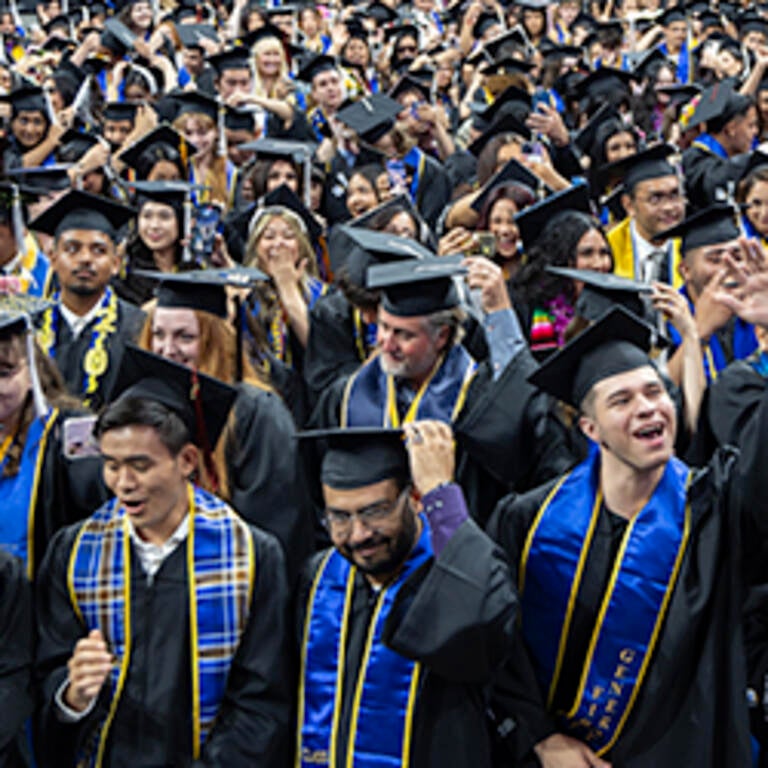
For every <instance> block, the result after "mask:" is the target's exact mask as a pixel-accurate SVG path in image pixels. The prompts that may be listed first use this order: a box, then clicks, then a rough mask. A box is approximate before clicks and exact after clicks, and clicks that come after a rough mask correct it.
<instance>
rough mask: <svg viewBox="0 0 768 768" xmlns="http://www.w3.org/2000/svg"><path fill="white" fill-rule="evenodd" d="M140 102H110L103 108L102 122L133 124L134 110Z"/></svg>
mask: <svg viewBox="0 0 768 768" xmlns="http://www.w3.org/2000/svg"><path fill="white" fill-rule="evenodd" d="M140 104H141V102H138V101H110V102H108V103H107V105H106V106H105V107H104V113H103V117H104V120H114V121H118V122H122V121H124V120H126V121H129V122H131V123H132V122H133V121H134V120H135V119H136V110H137V109H138V108H139V106H140Z"/></svg>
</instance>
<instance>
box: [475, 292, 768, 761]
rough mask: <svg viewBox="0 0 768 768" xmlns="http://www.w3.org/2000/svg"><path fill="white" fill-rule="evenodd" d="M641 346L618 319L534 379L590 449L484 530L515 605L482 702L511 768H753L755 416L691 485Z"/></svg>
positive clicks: (762, 448) (767, 419)
mask: <svg viewBox="0 0 768 768" xmlns="http://www.w3.org/2000/svg"><path fill="white" fill-rule="evenodd" d="M760 301H761V302H762V303H763V305H765V304H766V303H768V302H766V297H765V295H763V296H762V297H761V298H760ZM653 337H654V329H653V328H651V327H650V326H647V325H645V324H644V323H643V322H641V321H640V320H638V319H637V318H636V317H635V316H633V315H631V314H630V313H628V312H627V311H626V310H624V309H623V308H615V309H613V310H610V311H609V312H608V313H606V314H605V315H604V316H603V317H602V318H601V319H600V320H599V321H598V322H597V323H596V324H594V325H593V326H591V327H590V328H589V329H588V330H586V331H584V332H583V333H582V334H580V335H579V336H577V337H576V338H575V339H574V340H573V341H572V342H570V344H568V345H567V346H566V347H564V348H563V349H562V350H560V351H559V352H557V353H556V354H555V355H553V356H552V357H551V358H549V359H548V360H547V362H546V363H545V364H544V365H543V366H542V367H541V368H540V369H539V370H538V371H537V372H536V373H535V374H534V375H533V376H532V377H531V381H532V382H533V383H535V384H536V385H537V386H539V387H541V388H542V389H543V390H544V391H546V392H548V393H549V394H551V395H553V396H554V397H556V398H558V399H559V400H561V401H563V402H565V403H567V404H569V405H571V406H572V407H574V408H576V409H578V411H579V413H580V416H579V425H580V427H581V429H582V431H583V432H584V433H585V435H586V436H587V437H588V438H589V439H590V441H591V443H592V449H591V451H590V453H589V456H588V458H587V459H586V460H585V461H584V462H582V463H581V464H579V465H577V466H576V467H575V468H574V469H573V470H572V471H571V472H570V473H568V474H566V475H564V476H562V477H560V478H559V479H557V480H556V481H553V482H551V483H548V484H547V485H545V486H542V487H541V488H539V489H536V490H534V491H531V492H529V493H527V494H524V495H519V496H509V497H508V498H507V499H505V500H504V501H502V503H501V504H500V505H499V507H498V509H497V511H496V513H495V515H494V517H493V519H492V520H491V524H490V526H489V532H490V533H491V535H492V537H493V538H495V539H496V540H497V541H499V542H500V543H501V545H502V546H503V548H504V549H505V550H506V551H507V553H508V555H509V558H510V563H511V565H512V571H513V573H514V574H516V577H517V579H516V585H517V587H518V589H519V592H520V600H521V616H522V621H521V625H520V626H521V637H522V642H520V643H518V644H517V646H516V647H515V649H514V653H513V655H512V657H511V658H510V662H509V664H508V665H507V667H506V668H505V671H504V674H502V675H501V676H500V677H499V679H498V680H497V685H496V689H495V692H494V697H493V710H494V712H495V715H496V721H497V723H499V725H500V728H499V732H500V735H501V736H502V738H503V739H504V740H506V742H507V745H508V748H509V752H510V754H509V755H508V757H507V760H508V762H509V764H514V765H526V766H527V765H541V766H543V768H554V767H555V766H565V765H568V766H584V767H586V766H592V767H593V768H608V766H610V765H613V766H621V767H622V768H652V767H653V768H656V767H657V766H671V765H696V766H702V768H716V767H718V766H725V765H728V766H731V765H733V766H735V765H749V764H750V742H749V720H748V710H747V700H746V696H745V690H746V673H745V661H744V651H743V639H742V634H741V633H742V630H741V626H742V617H741V614H742V606H743V601H744V597H745V592H746V587H747V586H748V584H749V580H750V579H753V578H754V577H755V574H756V573H758V572H759V568H760V566H761V564H762V557H761V550H762V548H763V543H764V541H765V537H766V534H768V518H767V517H766V515H765V512H764V508H763V507H762V506H761V505H760V504H759V503H756V500H758V499H761V498H764V497H765V494H766V492H768V487H766V485H767V481H766V473H765V462H766V460H767V459H768V457H767V456H766V442H765V440H764V439H762V436H763V435H764V434H765V430H766V429H768V401H766V398H765V396H764V397H763V398H762V400H761V403H760V406H759V408H758V409H757V411H758V412H757V416H756V417H755V419H754V423H753V424H751V425H750V429H749V430H748V434H745V436H744V437H745V439H744V447H743V450H742V454H741V456H740V458H739V459H738V461H735V460H734V459H735V456H734V453H733V451H731V450H725V451H722V452H720V453H717V454H715V456H714V458H713V459H712V460H711V462H710V464H709V466H708V467H707V468H705V469H703V470H698V471H696V470H691V469H690V468H689V467H687V466H686V465H685V464H684V463H683V462H682V461H680V460H679V459H677V458H675V457H674V456H673V445H674V440H675V433H676V427H677V425H676V421H675V409H674V406H673V404H672V401H671V399H670V397H669V395H668V394H667V390H666V388H665V386H664V383H663V381H662V379H661V376H660V375H659V373H658V371H657V369H656V366H655V365H654V364H653V363H652V361H651V360H650V358H649V357H648V354H647V350H648V349H649V346H650V344H651V340H652V338H653ZM516 761H518V762H516Z"/></svg>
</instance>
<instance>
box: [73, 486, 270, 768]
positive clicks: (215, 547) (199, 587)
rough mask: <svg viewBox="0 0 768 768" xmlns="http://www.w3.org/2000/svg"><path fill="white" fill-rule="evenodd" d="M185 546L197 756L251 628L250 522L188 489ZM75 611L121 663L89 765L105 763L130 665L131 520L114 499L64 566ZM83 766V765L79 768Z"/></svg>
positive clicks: (85, 529)
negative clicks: (188, 511)
mask: <svg viewBox="0 0 768 768" xmlns="http://www.w3.org/2000/svg"><path fill="white" fill-rule="evenodd" d="M188 503H189V510H190V513H189V514H190V522H189V535H188V536H187V541H186V545H185V546H186V550H187V553H186V556H187V589H188V593H189V603H188V604H189V635H190V660H191V665H190V666H191V670H190V672H191V679H192V712H191V715H192V717H191V726H192V751H193V757H194V758H195V759H197V758H198V757H199V756H200V751H201V748H202V745H203V744H204V743H205V738H206V736H207V735H208V732H209V731H210V729H211V727H212V726H213V722H214V719H215V717H216V715H217V713H218V711H219V707H220V705H221V701H222V699H223V698H224V691H225V688H226V683H227V676H228V675H229V670H230V667H231V665H232V659H233V658H234V655H235V652H236V651H237V647H238V645H239V643H240V638H241V636H242V633H243V632H244V630H245V627H246V625H247V623H248V616H249V612H250V607H251V597H252V594H253V587H254V584H255V583H256V582H255V578H256V574H255V570H256V558H255V554H254V551H253V539H252V537H251V532H250V530H249V528H248V525H247V524H246V523H244V522H243V521H242V520H241V518H240V517H238V515H236V514H235V513H234V512H233V511H232V509H231V508H230V507H228V506H227V504H225V503H224V502H223V501H222V500H221V499H219V498H217V497H216V496H213V495H212V494H210V493H207V492H206V491H204V490H202V489H200V488H195V487H194V486H192V485H191V484H190V485H189V488H188ZM67 588H68V591H69V596H70V601H71V604H72V607H73V609H74V610H75V612H76V613H77V616H78V618H79V619H80V622H81V623H82V624H83V626H84V627H85V629H86V630H87V631H90V630H92V629H100V630H101V632H102V633H103V635H104V638H105V640H106V642H107V644H108V646H109V648H110V650H111V651H112V652H113V653H114V654H115V656H116V659H117V661H116V663H115V664H114V665H113V667H112V671H111V673H110V685H111V691H112V697H111V701H110V705H109V711H108V713H107V716H106V718H105V720H104V721H103V723H102V724H101V727H100V729H99V738H98V746H96V745H94V750H93V754H89V755H84V756H82V759H83V760H85V761H87V762H86V763H85V764H87V765H91V766H97V767H99V766H101V765H102V764H103V763H102V761H103V759H104V751H105V748H106V744H107V739H108V734H109V730H110V727H111V725H112V722H113V721H114V718H115V713H116V712H117V707H118V703H119V700H120V695H121V694H122V691H123V689H124V687H125V680H126V678H127V676H128V673H129V669H130V664H131V646H132V642H133V640H134V638H133V636H132V631H131V611H132V606H131V544H130V533H129V526H128V520H127V518H126V516H125V512H124V510H123V509H122V507H118V506H117V500H116V499H112V500H110V501H108V502H107V503H106V504H104V505H103V506H102V507H101V508H100V509H98V510H97V511H96V512H94V514H93V515H92V516H91V517H90V518H88V520H86V521H85V523H84V524H83V526H82V528H81V529H80V532H79V533H78V535H77V538H76V539H75V543H74V545H73V547H72V552H71V554H70V560H69V566H68V568H67ZM80 764H82V763H81V762H78V765H80Z"/></svg>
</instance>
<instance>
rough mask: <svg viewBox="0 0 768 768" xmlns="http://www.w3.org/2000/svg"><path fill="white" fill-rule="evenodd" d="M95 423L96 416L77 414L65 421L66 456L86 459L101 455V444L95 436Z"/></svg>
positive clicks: (63, 450)
mask: <svg viewBox="0 0 768 768" xmlns="http://www.w3.org/2000/svg"><path fill="white" fill-rule="evenodd" d="M94 424H96V417H95V416H75V417H73V418H69V419H66V420H65V421H64V430H63V431H64V444H63V446H62V452H63V453H64V458H66V459H84V458H86V457H87V456H98V455H99V444H98V443H97V442H96V438H95V437H94V436H93V427H94Z"/></svg>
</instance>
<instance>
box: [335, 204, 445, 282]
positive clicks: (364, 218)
mask: <svg viewBox="0 0 768 768" xmlns="http://www.w3.org/2000/svg"><path fill="white" fill-rule="evenodd" d="M399 211H407V212H408V213H409V214H410V215H411V216H412V217H413V219H414V220H415V221H416V224H417V227H418V230H419V233H418V240H419V242H420V243H422V244H423V243H427V244H428V243H429V242H430V240H431V239H432V231H431V230H430V228H429V224H427V222H426V221H424V217H423V216H422V215H421V213H419V209H418V208H417V207H416V206H415V205H414V204H413V202H412V201H411V198H410V196H409V195H406V194H403V193H401V194H399V195H394V196H393V197H390V198H389V199H388V200H385V201H384V202H383V203H379V204H378V205H377V206H376V207H375V208H371V209H370V210H369V211H366V212H365V213H361V214H360V215H359V216H356V217H355V218H354V219H350V220H349V221H348V222H346V224H347V226H350V227H358V228H366V229H375V228H376V227H375V225H376V223H377V222H378V221H380V220H381V219H382V218H383V217H384V216H385V215H387V214H388V213H391V214H392V215H394V214H395V213H397V212H399ZM424 255H427V254H424ZM360 284H361V285H362V282H361V283H360Z"/></svg>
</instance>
